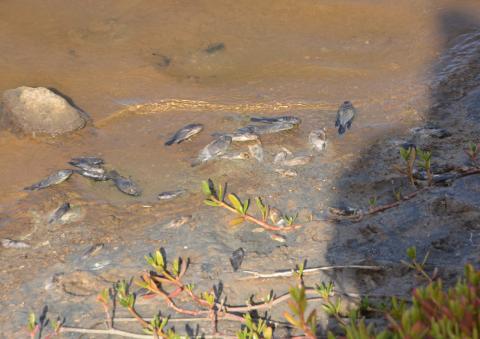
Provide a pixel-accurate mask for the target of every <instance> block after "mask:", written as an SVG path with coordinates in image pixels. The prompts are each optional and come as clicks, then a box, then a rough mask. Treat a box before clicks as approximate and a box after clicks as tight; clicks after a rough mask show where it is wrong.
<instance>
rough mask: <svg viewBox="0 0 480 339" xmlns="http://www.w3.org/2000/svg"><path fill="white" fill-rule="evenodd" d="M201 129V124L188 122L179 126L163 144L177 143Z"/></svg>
mask: <svg viewBox="0 0 480 339" xmlns="http://www.w3.org/2000/svg"><path fill="white" fill-rule="evenodd" d="M202 130H203V125H202V124H190V125H187V126H185V127H182V128H180V129H179V130H178V131H177V132H176V133H175V134H174V135H173V136H172V137H170V139H168V140H167V141H166V142H165V146H170V145H172V144H179V143H181V142H183V141H185V140H187V139H190V138H191V137H193V136H194V135H196V134H198V133H200V132H201V131H202Z"/></svg>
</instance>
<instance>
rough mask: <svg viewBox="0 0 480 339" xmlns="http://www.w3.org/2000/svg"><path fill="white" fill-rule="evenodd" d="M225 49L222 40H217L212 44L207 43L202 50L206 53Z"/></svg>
mask: <svg viewBox="0 0 480 339" xmlns="http://www.w3.org/2000/svg"><path fill="white" fill-rule="evenodd" d="M224 49H225V44H224V43H223V42H217V43H214V44H210V45H208V47H207V48H205V49H204V50H203V51H204V52H205V53H208V54H213V53H216V52H220V51H223V50H224Z"/></svg>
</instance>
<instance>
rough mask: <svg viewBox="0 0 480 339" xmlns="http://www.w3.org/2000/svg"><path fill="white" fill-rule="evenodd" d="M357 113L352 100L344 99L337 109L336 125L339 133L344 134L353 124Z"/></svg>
mask: <svg viewBox="0 0 480 339" xmlns="http://www.w3.org/2000/svg"><path fill="white" fill-rule="evenodd" d="M356 113H357V111H356V109H355V107H353V105H352V103H351V102H350V101H344V102H343V104H341V105H340V108H339V109H338V111H337V119H336V120H335V127H338V134H343V133H345V131H346V130H347V129H350V127H351V126H352V122H353V119H354V118H355V114H356Z"/></svg>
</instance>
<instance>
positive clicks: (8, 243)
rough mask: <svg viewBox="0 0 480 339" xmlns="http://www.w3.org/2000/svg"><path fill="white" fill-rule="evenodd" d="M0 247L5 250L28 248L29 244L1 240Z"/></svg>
mask: <svg viewBox="0 0 480 339" xmlns="http://www.w3.org/2000/svg"><path fill="white" fill-rule="evenodd" d="M0 243H2V246H3V247H5V248H28V247H30V245H29V244H26V243H24V242H22V241H17V240H12V239H2V240H1V241H0Z"/></svg>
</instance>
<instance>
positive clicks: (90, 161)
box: [68, 156, 105, 169]
mask: <svg viewBox="0 0 480 339" xmlns="http://www.w3.org/2000/svg"><path fill="white" fill-rule="evenodd" d="M68 163H69V164H70V165H72V166H75V167H78V168H81V169H89V168H91V167H99V166H101V165H103V164H104V163H105V161H104V160H103V159H102V158H98V157H93V156H86V157H78V158H72V159H71V160H70V161H69V162H68Z"/></svg>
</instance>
